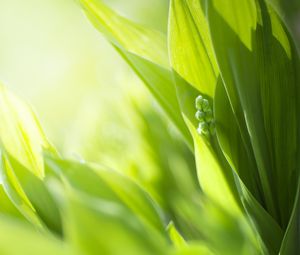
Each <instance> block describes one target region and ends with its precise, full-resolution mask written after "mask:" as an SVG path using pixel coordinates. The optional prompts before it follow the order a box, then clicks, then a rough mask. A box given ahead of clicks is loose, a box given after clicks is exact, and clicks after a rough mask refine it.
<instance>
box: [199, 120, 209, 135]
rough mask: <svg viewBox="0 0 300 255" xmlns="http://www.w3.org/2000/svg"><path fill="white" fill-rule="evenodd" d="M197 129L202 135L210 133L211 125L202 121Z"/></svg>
mask: <svg viewBox="0 0 300 255" xmlns="http://www.w3.org/2000/svg"><path fill="white" fill-rule="evenodd" d="M197 131H198V133H199V134H200V135H208V134H209V132H210V131H209V125H208V124H207V123H206V122H201V123H199V126H198V129H197Z"/></svg>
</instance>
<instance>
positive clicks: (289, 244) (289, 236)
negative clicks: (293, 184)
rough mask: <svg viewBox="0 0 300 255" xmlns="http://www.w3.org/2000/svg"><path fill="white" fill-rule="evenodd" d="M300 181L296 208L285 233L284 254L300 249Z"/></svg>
mask: <svg viewBox="0 0 300 255" xmlns="http://www.w3.org/2000/svg"><path fill="white" fill-rule="evenodd" d="M299 222H300V181H299V183H298V192H297V195H296V199H295V204H294V208H293V211H292V214H291V217H290V221H289V224H288V227H287V230H286V233H285V235H284V238H283V241H282V244H281V248H280V253H279V254H282V255H296V254H298V253H299V250H300V239H299V237H300V229H299Z"/></svg>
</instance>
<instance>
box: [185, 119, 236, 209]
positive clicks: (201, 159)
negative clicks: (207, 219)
mask: <svg viewBox="0 0 300 255" xmlns="http://www.w3.org/2000/svg"><path fill="white" fill-rule="evenodd" d="M186 121H187V123H188V126H189V128H190V130H191V133H192V135H193V138H194V143H195V145H194V146H195V157H196V166H197V173H198V178H199V183H200V186H201V188H202V190H203V192H204V193H205V194H206V195H207V196H208V197H209V198H210V199H212V200H213V201H214V202H215V203H217V204H218V205H220V206H221V207H223V208H224V209H225V210H227V211H228V212H229V213H232V214H233V215H240V214H241V210H240V206H241V204H240V200H239V193H238V190H237V188H236V185H235V180H234V175H233V172H232V171H231V169H230V168H227V167H226V168H225V167H224V166H223V165H220V162H219V161H218V156H217V155H216V153H215V152H214V150H213V148H212V147H211V145H210V144H209V142H208V141H207V139H206V137H204V136H201V135H199V134H198V133H197V131H196V129H195V127H194V126H193V125H192V124H191V123H190V122H189V120H186Z"/></svg>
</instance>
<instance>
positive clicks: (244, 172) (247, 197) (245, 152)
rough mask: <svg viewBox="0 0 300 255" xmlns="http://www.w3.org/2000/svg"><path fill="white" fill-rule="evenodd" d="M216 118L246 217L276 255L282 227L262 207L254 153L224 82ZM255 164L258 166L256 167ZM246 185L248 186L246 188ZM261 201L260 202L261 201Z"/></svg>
mask: <svg viewBox="0 0 300 255" xmlns="http://www.w3.org/2000/svg"><path fill="white" fill-rule="evenodd" d="M214 104H215V107H214V109H215V118H216V122H217V136H218V139H219V142H220V146H221V148H222V150H223V153H224V155H225V157H226V159H227V161H228V162H229V163H230V165H231V168H232V169H233V170H234V171H235V172H236V173H237V174H238V176H239V177H237V176H236V178H235V179H236V184H237V185H238V187H239V190H240V196H241V197H242V202H243V205H244V209H245V213H246V214H247V215H248V217H249V219H250V222H251V223H253V224H254V225H253V226H254V230H255V231H256V232H258V233H259V234H260V237H261V238H262V240H260V241H262V242H263V243H264V245H265V246H266V247H267V249H268V250H269V251H271V254H276V252H277V251H278V249H279V245H280V242H281V239H282V236H283V233H282V230H281V228H280V227H279V225H278V223H277V222H275V221H274V219H273V218H272V217H271V216H270V215H269V214H268V213H267V212H266V211H265V209H264V208H263V207H262V206H261V204H262V201H263V200H260V199H262V198H261V197H260V195H261V194H260V193H259V187H260V186H259V183H258V182H256V180H257V179H256V176H255V173H256V171H257V170H256V166H255V161H254V157H253V156H252V153H251V151H249V149H251V148H248V147H246V144H245V143H244V141H243V139H242V137H241V135H240V130H239V128H238V126H237V123H236V119H235V117H234V114H233V112H232V109H231V106H230V103H229V101H228V97H227V94H226V91H225V89H224V85H223V83H222V82H221V81H220V83H218V85H217V88H216V94H215V101H214ZM253 163H254V164H253ZM244 183H245V185H244ZM256 199H258V201H260V203H259V202H257V200H256Z"/></svg>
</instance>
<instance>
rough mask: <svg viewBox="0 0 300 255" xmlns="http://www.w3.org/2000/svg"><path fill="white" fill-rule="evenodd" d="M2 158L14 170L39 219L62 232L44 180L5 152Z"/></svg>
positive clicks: (56, 230)
mask: <svg viewBox="0 0 300 255" xmlns="http://www.w3.org/2000/svg"><path fill="white" fill-rule="evenodd" d="M3 160H4V161H5V162H4V165H6V166H10V167H11V169H13V170H14V174H15V176H16V179H17V180H18V182H19V183H20V186H21V189H22V191H23V192H24V194H25V195H26V198H28V200H29V201H30V205H31V206H32V207H33V209H34V211H35V213H36V214H37V216H38V217H39V219H40V220H42V222H43V223H44V224H45V225H46V226H47V227H48V228H49V229H51V230H52V231H54V232H55V233H57V234H62V226H61V219H60V213H59V209H58V206H57V204H56V203H55V201H54V199H53V197H52V195H51V194H50V192H49V191H48V189H47V187H46V185H45V181H46V180H45V179H44V180H43V181H42V180H41V179H39V178H38V177H36V176H35V175H34V174H32V173H31V172H30V171H29V170H28V169H27V168H25V167H24V166H22V165H21V164H20V163H19V162H18V161H17V160H15V159H14V158H13V157H11V156H10V155H9V154H7V153H5V154H4V158H3ZM5 170H6V169H5ZM7 170H8V169H7Z"/></svg>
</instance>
